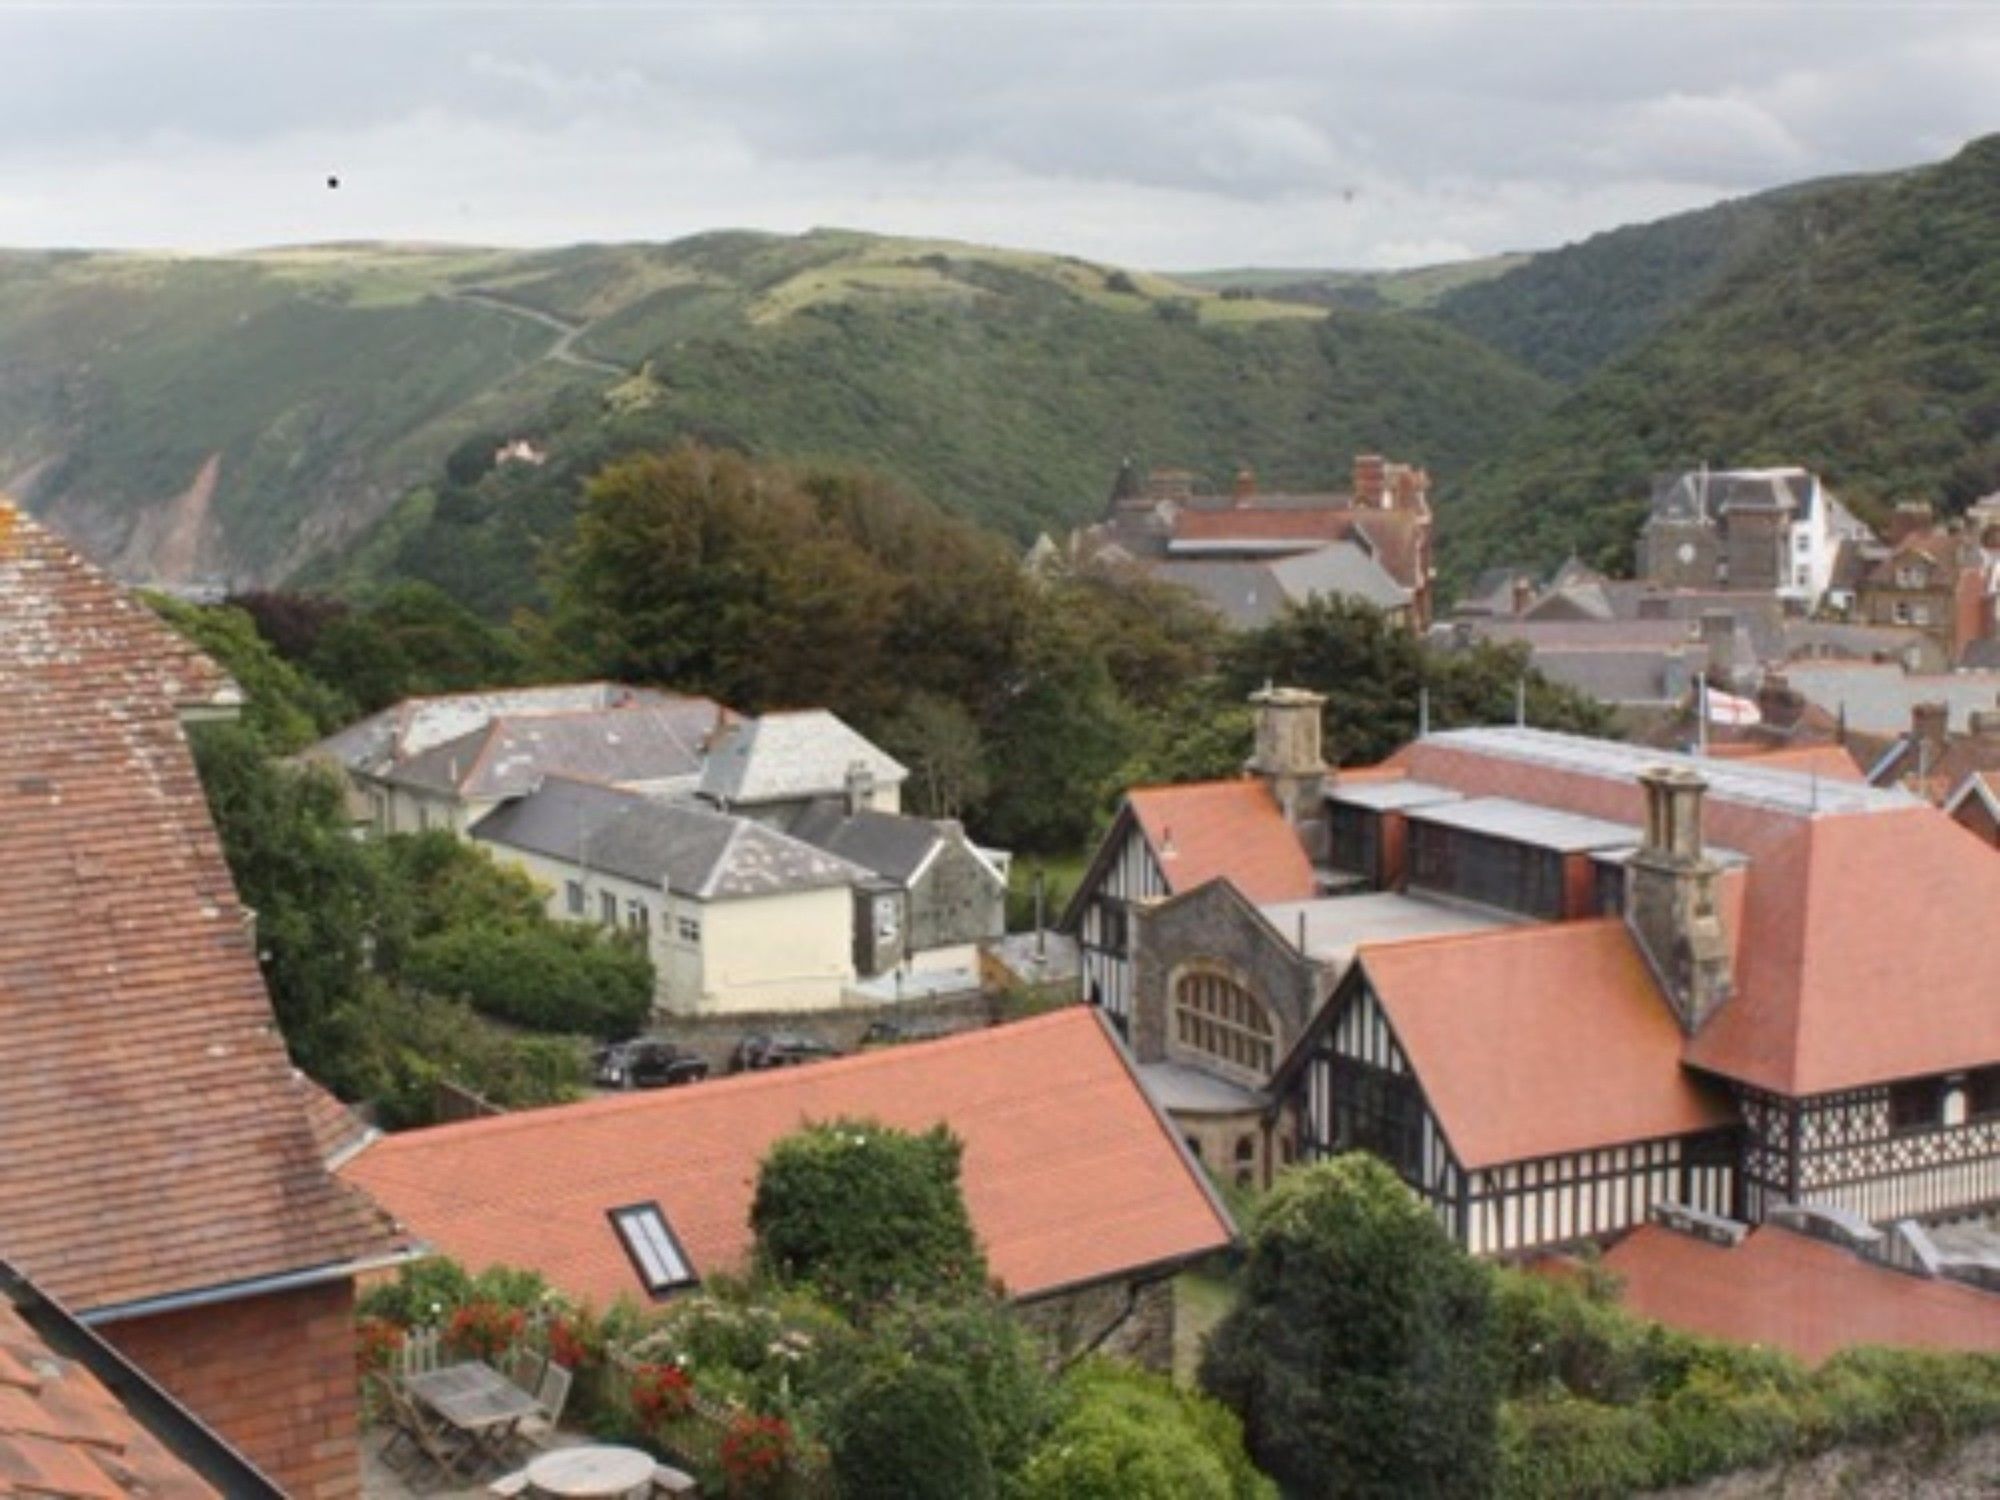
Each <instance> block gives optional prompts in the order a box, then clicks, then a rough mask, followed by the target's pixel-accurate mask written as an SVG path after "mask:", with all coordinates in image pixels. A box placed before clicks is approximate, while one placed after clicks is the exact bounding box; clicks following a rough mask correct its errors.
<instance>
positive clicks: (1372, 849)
mask: <svg viewBox="0 0 2000 1500" xmlns="http://www.w3.org/2000/svg"><path fill="white" fill-rule="evenodd" d="M1330 814H1331V816H1330V817H1329V819H1328V823H1329V828H1328V832H1329V834H1330V836H1331V839H1332V844H1333V847H1332V849H1331V851H1330V853H1331V855H1332V859H1333V867H1334V868H1335V869H1336V870H1347V871H1350V872H1351V873H1353V874H1356V875H1360V876H1363V877H1365V878H1366V879H1367V881H1368V883H1369V884H1370V885H1373V884H1374V883H1375V880H1376V877H1377V872H1378V865H1379V861H1380V854H1379V852H1378V851H1379V850H1380V848H1381V841H1382V815H1381V814H1380V813H1376V812H1370V811H1369V810H1368V809H1367V808H1365V807H1349V806H1347V805H1346V804H1344V803H1339V802H1336V803H1334V804H1333V807H1332V808H1331V809H1330Z"/></svg>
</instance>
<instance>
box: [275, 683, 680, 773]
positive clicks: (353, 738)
mask: <svg viewBox="0 0 2000 1500" xmlns="http://www.w3.org/2000/svg"><path fill="white" fill-rule="evenodd" d="M707 702H708V700H706V699H700V698H693V699H690V698H681V697H679V696H678V695H676V694H671V693H658V692H654V691H652V690H651V689H648V688H634V687H626V686H624V685H623V684H622V683H616V682H562V683H551V684H547V685H545V686H542V687H525V688H495V689H492V690H491V691H488V692H483V693H446V694H442V695H440V696H437V697H432V698H405V699H404V700H403V701H402V702H401V703H396V704H392V705H390V706H389V707H388V708H385V709H383V710H381V712H379V713H373V714H370V715H369V716H368V717H367V718H365V719H362V720H361V721H359V722H358V723H354V724H350V725H348V726H347V727H346V728H345V729H342V730H340V731H339V732H337V733H335V734H331V735H328V736H327V737H326V738H325V739H323V740H321V741H320V742H319V743H318V744H316V745H314V746H312V747H311V748H310V749H308V750H307V751H306V752H305V753H306V754H307V755H308V756H314V757H319V758H322V759H329V760H333V761H336V762H338V763H339V764H340V765H342V766H345V767H346V768H347V769H348V770H350V771H358V772H362V773H364V774H368V775H379V774H381V773H382V772H383V771H385V770H387V769H388V768H389V767H391V766H394V765H397V764H399V763H401V762H403V761H406V760H408V759H410V758H411V757H412V756H417V755H422V754H423V753H424V752H425V751H427V750H432V749H435V748H436V747H437V746H439V745H442V744H445V743H446V742H447V741H450V740H456V739H462V738H463V737H464V736H466V735H468V734H472V733H474V732H475V731H477V730H481V729H483V728H485V727H486V725H488V724H490V723H491V722H492V721H493V720H494V719H497V718H502V717H508V716H514V717H518V716H521V715H528V714H533V715H546V714H592V713H601V712H603V711H604V710H606V709H622V708H631V707H636V706H640V705H662V704H674V703H707ZM709 706H710V707H713V706H714V705H712V704H711V705H709Z"/></svg>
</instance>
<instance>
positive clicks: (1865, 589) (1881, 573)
mask: <svg viewBox="0 0 2000 1500" xmlns="http://www.w3.org/2000/svg"><path fill="white" fill-rule="evenodd" d="M1896 523H1897V524H1896V525H1895V526H1893V527H1892V528H1891V530H1890V534H1889V539H1888V542H1887V544H1886V545H1884V546H1880V547H1867V546H1862V545H1859V544H1857V545H1856V546H1855V548H1854V551H1855V553H1856V559H1855V562H1854V568H1853V571H1854V580H1855V585H1854V586H1855V603H1854V610H1853V613H1854V617H1855V618H1856V619H1857V620H1860V621H1862V622H1864V623H1867V624H1872V625H1902V626H1908V627H1910V628H1912V629H1915V630H1920V631H1922V632H1923V633H1924V634H1925V635H1927V636H1929V637H1930V638H1931V639H1933V640H1934V641H1936V642H1937V643H1938V646H1939V648H1940V650H1941V651H1942V653H1943V655H1944V659H1945V660H1946V661H1947V662H1949V663H1952V664H1954V665H1955V664H1957V663H1959V662H1960V661H1961V660H1962V659H1963V658H1964V656H1965V654H1966V652H1967V651H1968V650H1969V649H1970V648H1971V647H1972V646H1973V645H1974V643H1975V642H1979V641H1983V640H1986V639H1989V638H1990V637H1991V636H1992V635H1993V633H1994V614H1993V598H1994V587H1995V559H1994V558H1993V557H1990V556H1989V555H1988V553H1987V551H1986V550H1985V549H1984V548H1982V547H1981V546H1980V545H1979V543H1978V541H1977V540H1976V539H1975V538H1974V537H1973V536H1971V535H1970V534H1969V533H1967V532H1966V531H1964V530H1963V529H1961V528H1958V527H1943V526H1939V525H1937V524H1936V522H1935V521H1934V519H1933V518H1932V514H1931V508H1930V506H1929V505H1927V504H1923V503H1921V502H1905V503H1904V504H1902V505H1899V506H1898V507H1897V509H1896Z"/></svg>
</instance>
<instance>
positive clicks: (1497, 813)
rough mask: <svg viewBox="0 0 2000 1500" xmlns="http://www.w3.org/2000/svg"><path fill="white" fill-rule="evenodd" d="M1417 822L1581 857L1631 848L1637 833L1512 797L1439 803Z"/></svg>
mask: <svg viewBox="0 0 2000 1500" xmlns="http://www.w3.org/2000/svg"><path fill="white" fill-rule="evenodd" d="M1411 816H1412V818H1413V820H1417V821H1422V822H1425V823H1437V824H1441V825H1442V826H1444V827H1446V828H1458V829H1463V830H1464V831H1465V832H1467V833H1483V834H1488V835H1491V836H1492V837H1494V838H1500V839H1506V840H1507V841H1508V842H1510V843H1515V844H1527V845H1529V846H1531V847H1533V848H1536V849H1554V850H1556V851H1558V852H1559V853H1563V854H1580V853H1582V852H1584V851H1585V850H1589V849H1615V848H1620V847H1624V846H1629V845H1630V844H1631V843H1632V842H1633V839H1634V834H1635V830H1634V829H1633V828H1632V827H1631V825H1630V824H1627V823H1613V822H1609V821H1607V820H1606V819H1603V818H1589V817H1585V816H1583V815H1582V814H1581V813H1572V812H1564V811H1562V810H1561V809H1560V808H1553V807H1543V806H1541V805H1540V804H1538V803H1534V802H1517V801H1515V800H1514V799H1513V798H1512V797H1470V798H1466V799H1464V800H1461V801H1457V802H1434V803H1432V804H1430V805H1429V806H1428V807H1421V808H1416V809H1413V810H1412V814H1411Z"/></svg>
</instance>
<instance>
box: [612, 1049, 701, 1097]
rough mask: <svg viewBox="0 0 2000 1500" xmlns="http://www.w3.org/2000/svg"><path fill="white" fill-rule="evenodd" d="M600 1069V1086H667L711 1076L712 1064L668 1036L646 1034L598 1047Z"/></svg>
mask: <svg viewBox="0 0 2000 1500" xmlns="http://www.w3.org/2000/svg"><path fill="white" fill-rule="evenodd" d="M596 1073H597V1086H598V1087H599V1088H606V1089H666V1088H673V1087H674V1086H675V1085H676V1084H682V1083H693V1082H695V1081H696V1080H697V1079H702V1078H706V1077H708V1064H707V1063H706V1062H704V1061H702V1059H700V1058H699V1057H696V1056H695V1055H694V1054H693V1053H692V1052H690V1051H688V1050H687V1048H685V1047H682V1046H679V1045H678V1044H676V1043H674V1042H670V1041H667V1040H666V1039H665V1038H664V1037H656V1036H642V1037H636V1038H634V1039H633V1040H631V1041H629V1042H613V1043H611V1044H610V1045H609V1046H606V1047H600V1048H598V1051H597V1068H596Z"/></svg>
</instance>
